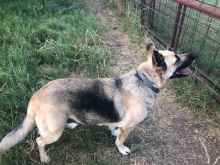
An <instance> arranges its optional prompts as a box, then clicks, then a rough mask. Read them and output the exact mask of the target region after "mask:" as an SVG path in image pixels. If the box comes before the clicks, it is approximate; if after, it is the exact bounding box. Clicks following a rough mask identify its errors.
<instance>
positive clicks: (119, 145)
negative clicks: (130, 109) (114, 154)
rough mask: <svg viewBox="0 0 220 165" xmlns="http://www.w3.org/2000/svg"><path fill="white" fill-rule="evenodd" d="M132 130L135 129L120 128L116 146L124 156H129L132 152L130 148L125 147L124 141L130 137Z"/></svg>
mask: <svg viewBox="0 0 220 165" xmlns="http://www.w3.org/2000/svg"><path fill="white" fill-rule="evenodd" d="M132 129H133V128H118V132H117V133H118V134H117V139H116V141H115V144H116V146H117V148H118V150H119V151H120V152H121V153H122V154H123V155H128V154H129V153H130V152H131V150H130V149H129V148H128V147H126V146H124V141H125V139H126V138H127V137H128V135H129V133H130V132H131V131H132Z"/></svg>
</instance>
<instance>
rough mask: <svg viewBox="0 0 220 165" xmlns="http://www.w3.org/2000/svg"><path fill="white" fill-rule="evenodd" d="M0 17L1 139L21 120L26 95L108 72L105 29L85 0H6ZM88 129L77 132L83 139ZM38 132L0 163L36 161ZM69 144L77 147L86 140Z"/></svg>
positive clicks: (62, 157)
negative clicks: (67, 80) (51, 83)
mask: <svg viewBox="0 0 220 165" xmlns="http://www.w3.org/2000/svg"><path fill="white" fill-rule="evenodd" d="M43 2H45V3H43ZM0 20H1V26H0V114H1V115H0V139H1V138H3V136H4V135H5V134H6V133H7V132H8V131H10V130H11V129H12V128H14V127H15V126H17V124H18V123H20V122H21V120H22V118H23V117H24V115H25V114H26V107H27V103H28V100H29V99H30V96H31V95H32V94H33V93H34V92H35V91H36V90H37V89H39V88H40V87H41V86H43V85H44V84H46V83H47V82H48V81H50V80H53V79H56V78H63V77H68V76H70V75H72V74H73V73H76V74H83V75H84V76H87V77H99V76H105V75H107V74H108V73H109V67H108V65H107V64H106V61H107V60H108V57H107V54H108V51H107V50H105V49H104V48H103V46H102V38H101V34H102V33H103V32H104V31H105V29H104V28H103V27H102V25H100V24H99V20H98V19H97V18H96V17H95V16H94V15H91V14H89V13H88V11H87V9H86V6H85V1H83V0H65V1H63V0H53V1H47V0H45V1H38V0H33V1H23V0H18V1H13V0H10V1H6V0H5V1H1V6H0ZM87 132H88V130H85V129H83V130H81V132H79V133H78V135H79V134H83V135H85V137H86V135H87ZM67 134H68V132H67ZM76 134H77V133H76ZM36 136H37V133H36V131H34V133H32V134H30V136H29V137H28V138H27V139H28V141H27V142H24V143H21V144H19V145H17V146H16V147H15V148H14V149H13V150H11V151H9V152H8V153H6V154H4V155H3V156H0V164H1V165H12V164H22V165H24V164H38V163H39V156H38V155H39V154H38V151H37V147H36V145H35V143H34V140H35V138H36ZM76 136H77V135H76ZM76 136H74V137H72V138H73V139H74V138H77V137H76ZM87 138H88V141H89V137H87ZM91 138H92V137H91ZM73 139H66V141H71V140H73ZM64 141H65V140H64ZM67 143H68V142H67ZM73 145H74V146H75V147H76V148H77V147H78V149H81V148H83V145H84V144H83V143H80V142H79V143H78V144H73ZM71 147H72V145H68V147H67V148H66V149H67V150H69V149H70V148H71ZM58 148H59V147H58ZM64 150H65V148H64V149H59V151H60V152H59V153H56V151H53V149H51V150H50V152H52V153H54V155H55V157H56V159H55V160H54V162H53V164H62V163H61V162H62V161H63V160H65V159H66V157H65V156H66V155H65V153H66V152H64ZM33 162H36V163H33Z"/></svg>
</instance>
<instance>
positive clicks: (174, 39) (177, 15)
mask: <svg viewBox="0 0 220 165" xmlns="http://www.w3.org/2000/svg"><path fill="white" fill-rule="evenodd" d="M181 11H182V5H181V4H179V6H178V11H177V14H176V20H175V25H174V28H173V35H172V39H171V44H170V47H171V48H174V45H175V42H176V35H177V29H178V26H179V21H180V16H181Z"/></svg>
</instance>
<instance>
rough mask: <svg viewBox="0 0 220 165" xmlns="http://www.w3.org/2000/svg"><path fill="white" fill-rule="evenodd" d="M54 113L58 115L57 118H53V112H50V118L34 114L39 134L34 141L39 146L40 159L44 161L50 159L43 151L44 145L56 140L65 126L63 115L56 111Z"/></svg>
mask: <svg viewBox="0 0 220 165" xmlns="http://www.w3.org/2000/svg"><path fill="white" fill-rule="evenodd" d="M56 115H58V116H59V118H54V117H53V114H51V116H50V118H48V117H47V118H38V117H37V116H36V124H37V127H38V129H39V134H40V136H39V137H38V138H37V140H36V141H37V145H38V148H39V153H40V160H41V161H42V162H44V163H48V162H49V161H50V158H49V156H48V155H47V153H46V151H45V146H46V145H47V144H51V143H54V142H56V141H57V140H58V139H59V138H60V136H61V135H62V133H63V130H64V128H65V123H66V119H65V117H64V116H62V114H61V115H59V114H58V113H56Z"/></svg>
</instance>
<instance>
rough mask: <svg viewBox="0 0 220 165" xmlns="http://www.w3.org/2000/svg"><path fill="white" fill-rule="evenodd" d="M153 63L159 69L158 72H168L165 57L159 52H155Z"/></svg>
mask: <svg viewBox="0 0 220 165" xmlns="http://www.w3.org/2000/svg"><path fill="white" fill-rule="evenodd" d="M152 63H153V65H154V66H155V67H156V68H157V70H166V69H167V65H166V63H165V61H164V57H163V55H161V54H160V53H159V52H158V51H157V50H153V53H152Z"/></svg>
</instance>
